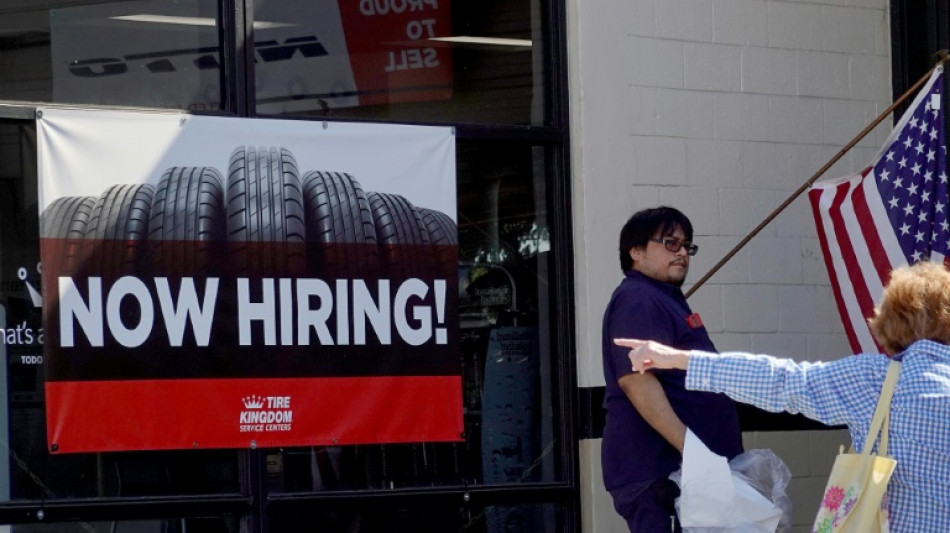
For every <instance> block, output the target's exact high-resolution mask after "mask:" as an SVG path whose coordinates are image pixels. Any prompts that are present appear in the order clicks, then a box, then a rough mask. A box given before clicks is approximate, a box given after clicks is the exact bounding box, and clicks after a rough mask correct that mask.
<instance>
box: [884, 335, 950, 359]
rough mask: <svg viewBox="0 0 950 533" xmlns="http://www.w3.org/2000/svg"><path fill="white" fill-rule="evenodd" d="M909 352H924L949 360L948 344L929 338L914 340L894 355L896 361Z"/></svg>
mask: <svg viewBox="0 0 950 533" xmlns="http://www.w3.org/2000/svg"><path fill="white" fill-rule="evenodd" d="M909 352H916V353H924V354H927V355H929V356H931V357H933V358H934V359H941V360H944V361H948V362H950V346H947V345H946V344H941V343H939V342H936V341H931V340H920V341H914V342H913V343H911V345H910V346H908V347H907V349H906V350H904V351H903V352H901V353H899V354H897V355H896V356H894V358H895V359H897V360H898V361H900V360H903V359H904V356H905V355H907V354H908V353H909Z"/></svg>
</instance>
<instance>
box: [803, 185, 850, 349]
mask: <svg viewBox="0 0 950 533" xmlns="http://www.w3.org/2000/svg"><path fill="white" fill-rule="evenodd" d="M826 192H827V190H822V189H812V190H811V191H809V193H808V197H809V199H810V200H811V204H812V213H813V214H814V217H815V227H816V228H817V230H818V244H819V245H820V246H821V255H822V257H824V259H825V268H826V269H828V274H829V278H830V281H831V289H832V291H831V292H832V294H833V295H834V298H835V304H836V305H837V307H838V314H839V315H841V316H842V317H845V316H848V308H847V305H846V304H845V301H844V295H843V291H842V289H841V284H840V283H839V280H838V276H836V275H835V272H838V270H837V269H836V268H835V265H834V259H833V258H834V257H837V256H838V254H832V253H831V251H830V250H829V247H830V246H831V244H830V243H834V242H835V239H834V236H832V237H831V238H829V237H828V235H827V233H826V228H829V223H828V221H827V220H826V218H827V213H828V212H827V209H824V208H823V207H820V206H822V205H823V203H824V197H825V196H826ZM844 332H845V335H846V336H847V337H848V343H849V344H850V345H851V349H852V350H853V351H857V350H858V349H859V347H860V343H858V339H857V337H856V336H855V333H854V328H852V327H851V322H850V321H848V320H845V321H844Z"/></svg>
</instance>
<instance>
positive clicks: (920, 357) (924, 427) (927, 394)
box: [686, 341, 950, 533]
mask: <svg viewBox="0 0 950 533" xmlns="http://www.w3.org/2000/svg"><path fill="white" fill-rule="evenodd" d="M897 358H898V359H901V360H902V361H903V363H902V367H901V373H900V378H899V379H898V382H897V387H896V389H895V391H894V398H893V400H892V401H891V421H890V426H889V428H890V430H889V431H890V434H889V441H888V455H891V456H893V457H894V458H895V459H897V468H896V469H895V470H894V476H893V477H892V478H891V482H890V485H889V486H888V506H889V507H890V513H891V514H890V522H891V532H892V533H905V532H906V533H922V532H934V533H948V532H950V346H947V345H944V344H940V343H936V342H932V341H917V342H915V343H914V344H912V345H911V346H910V347H909V348H908V349H907V350H906V351H904V352H903V353H902V354H900V355H898V356H897ZM888 362H889V360H888V359H887V357H885V356H884V355H879V354H873V355H872V354H862V355H856V356H850V357H846V358H844V359H840V360H838V361H832V362H820V363H807V362H802V363H796V362H794V361H791V360H788V359H778V358H774V357H770V356H766V355H752V354H747V353H738V352H732V353H722V354H714V353H708V352H701V351H693V352H691V353H690V359H689V368H688V370H687V372H686V388H688V389H695V390H704V391H712V392H722V393H725V394H726V395H728V396H730V397H732V398H733V399H734V400H736V401H739V402H743V403H748V404H752V405H755V406H757V407H759V408H761V409H764V410H766V411H772V412H781V411H788V412H790V413H801V414H803V415H805V416H807V417H808V418H811V419H814V420H817V421H819V422H822V423H824V424H828V425H841V424H844V425H847V426H848V429H849V430H850V432H851V439H852V443H853V445H854V449H855V450H861V449H862V447H863V446H864V441H865V439H866V438H867V432H868V426H870V425H871V417H872V415H873V414H874V408H875V407H876V406H877V398H878V395H879V394H880V392H881V386H882V384H883V383H884V375H885V374H886V373H887V365H888ZM816 511H817V510H816Z"/></svg>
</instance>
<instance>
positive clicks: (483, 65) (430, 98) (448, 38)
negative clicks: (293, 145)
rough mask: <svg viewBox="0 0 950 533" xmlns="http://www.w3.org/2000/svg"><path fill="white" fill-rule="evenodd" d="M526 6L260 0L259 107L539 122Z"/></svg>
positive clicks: (536, 53) (538, 80)
mask: <svg viewBox="0 0 950 533" xmlns="http://www.w3.org/2000/svg"><path fill="white" fill-rule="evenodd" d="M533 4H534V2H532V0H517V1H509V0H488V1H473V0H420V1H411V0H364V1H360V2H356V1H347V2H342V1H338V0H322V1H317V2H307V3H301V2H295V1H293V0H261V1H256V2H254V18H255V37H254V46H255V62H254V63H255V64H254V70H255V87H256V91H257V95H256V96H257V100H256V101H257V113H258V114H261V115H285V114H292V115H309V116H319V117H348V118H349V117H353V118H366V119H372V120H408V121H426V122H451V123H481V124H519V125H527V124H541V123H543V117H542V116H541V113H540V112H539V110H540V109H541V107H542V104H543V96H542V94H543V91H542V90H541V87H542V84H543V74H544V73H543V72H542V71H541V70H542V69H541V67H540V64H541V62H540V61H539V60H538V58H539V57H541V53H542V50H541V45H542V42H541V40H540V38H539V36H541V35H542V29H543V28H542V27H541V21H540V20H538V19H537V11H538V10H537V9H536V6H534V5H533Z"/></svg>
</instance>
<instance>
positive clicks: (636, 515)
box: [611, 478, 683, 533]
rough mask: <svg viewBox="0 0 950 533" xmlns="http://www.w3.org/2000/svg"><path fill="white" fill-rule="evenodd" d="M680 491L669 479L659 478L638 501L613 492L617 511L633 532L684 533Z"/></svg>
mask: <svg viewBox="0 0 950 533" xmlns="http://www.w3.org/2000/svg"><path fill="white" fill-rule="evenodd" d="M679 495H680V488H679V486H677V485H676V483H674V482H673V481H672V480H670V479H668V478H662V479H658V480H656V481H654V482H653V484H652V485H650V486H649V487H648V488H647V490H645V491H643V492H642V493H640V494H639V495H637V496H636V497H635V498H626V497H624V495H623V494H622V491H615V492H612V493H611V496H613V500H614V509H616V510H617V512H618V513H620V516H622V517H623V518H624V520H626V521H627V527H629V528H630V533H670V532H674V533H682V531H683V530H682V528H681V527H680V523H679V520H678V519H677V518H676V507H675V506H674V504H673V503H674V501H675V500H676V498H677V497H678V496H679Z"/></svg>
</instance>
